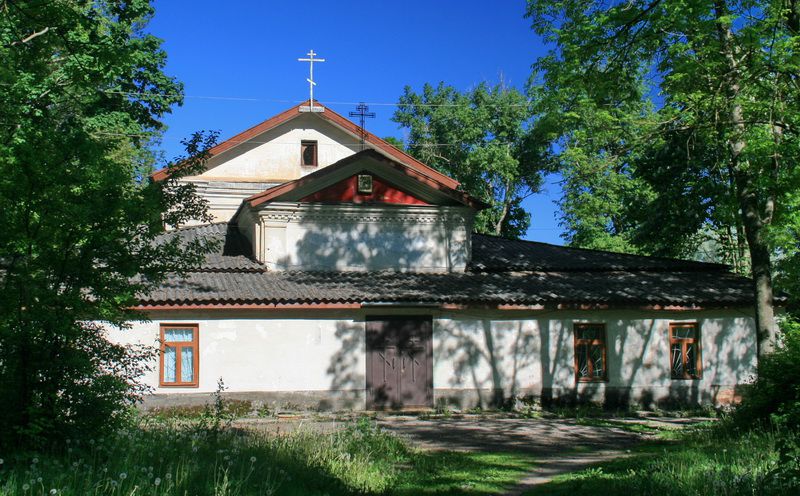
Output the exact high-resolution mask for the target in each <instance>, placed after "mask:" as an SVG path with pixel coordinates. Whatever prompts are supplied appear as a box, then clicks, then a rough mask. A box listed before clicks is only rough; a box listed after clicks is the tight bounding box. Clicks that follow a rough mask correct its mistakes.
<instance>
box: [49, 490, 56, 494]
mask: <svg viewBox="0 0 800 496" xmlns="http://www.w3.org/2000/svg"><path fill="white" fill-rule="evenodd" d="M50 494H58V489H51V490H50Z"/></svg>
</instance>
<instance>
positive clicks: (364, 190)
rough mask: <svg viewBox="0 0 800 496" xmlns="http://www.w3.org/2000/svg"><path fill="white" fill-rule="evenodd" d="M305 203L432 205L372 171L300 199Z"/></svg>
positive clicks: (366, 171) (361, 173)
mask: <svg viewBox="0 0 800 496" xmlns="http://www.w3.org/2000/svg"><path fill="white" fill-rule="evenodd" d="M300 201H301V202H303V203H369V204H378V203H385V204H393V205H430V203H428V202H426V201H425V200H423V199H421V198H418V197H417V196H415V195H414V194H413V193H410V192H408V191H405V190H404V189H402V188H400V187H398V186H396V185H394V184H392V183H391V182H390V181H389V180H387V179H384V178H382V177H380V176H377V175H375V174H373V173H372V172H370V171H369V170H362V171H359V173H358V174H353V175H352V176H350V177H348V178H347V179H343V180H341V181H339V182H337V183H335V184H332V185H330V186H328V187H326V188H322V189H320V190H319V191H316V192H314V193H311V194H310V195H307V196H304V197H303V198H301V199H300Z"/></svg>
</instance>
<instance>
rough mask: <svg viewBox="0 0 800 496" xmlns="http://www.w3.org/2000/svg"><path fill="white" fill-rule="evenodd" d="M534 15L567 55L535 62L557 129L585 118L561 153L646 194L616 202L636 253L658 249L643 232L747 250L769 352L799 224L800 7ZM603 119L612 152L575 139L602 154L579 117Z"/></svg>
mask: <svg viewBox="0 0 800 496" xmlns="http://www.w3.org/2000/svg"><path fill="white" fill-rule="evenodd" d="M528 15H529V16H530V18H531V19H532V20H533V28H534V30H535V31H536V32H537V33H539V34H540V35H543V36H544V37H545V39H546V40H547V41H548V42H551V43H553V44H554V48H553V50H552V52H551V53H550V54H549V55H548V56H546V57H544V58H542V59H541V60H539V61H538V62H537V64H536V68H537V70H538V71H539V73H540V74H542V77H541V78H539V79H538V80H537V83H536V85H535V88H536V89H537V91H539V92H540V94H541V95H542V99H543V100H544V103H543V104H542V106H543V108H546V109H547V110H549V111H550V112H552V115H551V117H550V118H551V119H558V116H559V115H567V116H577V117H578V119H577V120H573V121H572V122H573V124H574V128H570V127H566V128H564V129H563V132H561V133H559V134H558V138H557V139H556V140H554V143H555V144H557V145H558V146H557V147H556V148H554V150H555V151H554V154H555V155H557V156H558V157H559V158H561V159H563V160H566V161H568V162H571V159H570V157H569V155H568V154H569V153H575V151H574V149H578V153H580V154H585V155H586V156H587V157H590V159H591V160H594V161H597V162H601V163H602V162H603V159H604V156H605V155H607V154H610V155H611V156H612V157H614V158H615V159H620V160H621V161H622V162H624V163H625V164H626V166H627V170H626V175H627V177H628V178H630V180H631V182H629V183H628V184H629V185H630V186H628V187H631V186H632V187H634V188H638V187H639V186H640V185H643V186H644V188H643V191H642V194H643V195H644V197H643V198H642V200H643V201H642V202H641V205H632V203H631V202H630V200H629V199H627V198H622V197H621V198H618V199H615V200H614V201H612V202H611V203H612V205H623V209H622V210H624V211H625V215H623V217H625V218H626V219H627V222H628V224H627V225H628V226H629V228H628V229H627V233H628V235H627V240H630V241H629V242H631V243H632V244H633V245H634V246H642V245H644V246H645V247H647V244H646V243H644V242H643V241H642V240H643V236H642V233H643V232H649V233H650V234H651V238H650V239H651V243H652V239H653V238H652V236H657V237H658V239H659V240H661V241H660V242H658V243H657V244H658V245H660V246H662V247H667V249H669V250H680V249H683V250H685V249H687V245H692V244H693V243H694V244H695V246H698V245H697V243H698V242H699V240H702V239H703V235H705V234H707V233H712V234H713V236H711V238H712V239H716V240H717V242H718V243H720V244H725V243H728V244H729V245H731V248H729V250H728V251H731V250H733V251H734V252H735V251H736V250H739V249H740V247H743V244H744V243H743V242H742V239H744V240H746V246H747V254H748V258H749V264H750V267H751V270H752V275H753V279H754V290H755V295H756V301H755V308H756V325H757V329H758V341H759V353H760V354H763V353H765V352H768V351H770V350H771V349H772V346H773V344H774V342H775V336H776V333H775V324H774V309H773V282H772V273H773V269H772V255H773V253H774V246H772V245H771V242H770V239H771V238H770V228H771V226H773V225H774V224H775V222H776V221H777V220H778V219H779V218H788V216H787V215H786V214H787V212H782V210H783V209H784V208H789V207H790V206H791V205H792V202H787V201H785V200H786V196H787V195H792V194H796V191H795V188H796V185H797V168H796V167H792V166H791V164H793V163H794V162H795V161H796V160H797V156H798V151H799V150H800V146H798V145H800V143H798V135H797V130H798V125H800V105H798V103H800V102H798V97H799V96H800V87H799V86H798V68H799V67H798V62H800V58H798V57H800V55H798V43H800V38H798V26H800V3H798V2H796V1H795V0H773V1H733V0H641V1H640V0H632V1H619V2H601V3H598V2H583V1H578V0H530V1H529V3H528ZM651 108H652V109H653V110H652V111H650V110H649V109H651ZM598 115H599V116H601V117H603V118H602V119H600V121H599V122H600V124H601V125H602V128H603V129H602V130H603V133H601V136H603V137H605V136H609V135H611V136H614V135H615V134H616V135H617V136H618V138H616V139H613V140H612V145H613V146H602V145H601V146H599V147H598V146H595V145H591V144H590V145H589V146H588V147H587V146H586V143H585V142H581V141H578V140H576V136H578V135H580V133H585V135H584V138H585V139H587V140H588V142H589V143H591V141H592V140H593V139H594V137H593V136H592V135H591V133H588V132H586V131H587V130H591V129H592V128H594V127H596V126H598V123H597V122H591V123H589V122H582V121H581V120H580V119H582V118H593V117H596V116H598ZM605 117H607V119H605ZM601 141H602V140H601ZM612 163H613V161H612ZM623 182H624V181H623ZM670 202H673V203H675V205H672V204H670ZM629 206H632V208H627V207H629ZM637 209H638V213H637ZM628 213H630V215H628ZM666 214H669V215H668V216H667V215H666ZM643 218H644V219H643ZM637 219H638V220H637ZM665 219H667V220H669V222H668V223H664V222H663V221H664V220H665ZM645 220H649V223H648V222H645ZM640 226H644V228H643V229H644V230H643V231H641V230H639V227H640ZM648 229H649V231H648ZM631 230H633V232H631ZM637 232H638V242H639V244H638V245H637V244H636V241H635V239H634V238H637ZM726 232H727V233H729V234H727V235H726V236H720V233H726ZM692 240H694V241H692ZM653 248H654V247H653V246H650V247H649V249H651V250H652V249H653Z"/></svg>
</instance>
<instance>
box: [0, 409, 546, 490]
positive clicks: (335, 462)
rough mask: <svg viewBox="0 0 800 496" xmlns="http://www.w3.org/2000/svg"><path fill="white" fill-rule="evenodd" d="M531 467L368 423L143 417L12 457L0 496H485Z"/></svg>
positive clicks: (526, 461) (0, 478)
mask: <svg viewBox="0 0 800 496" xmlns="http://www.w3.org/2000/svg"><path fill="white" fill-rule="evenodd" d="M0 456H2V455H0ZM532 467H533V460H532V459H531V458H530V456H527V455H522V454H505V453H504V454H493V453H461V452H434V451H420V450H416V449H414V448H412V447H410V446H409V445H408V444H407V443H406V442H405V441H403V440H402V439H400V438H398V437H397V436H395V435H393V434H390V433H388V432H384V431H383V430H381V429H380V428H379V427H377V426H376V425H375V424H374V423H373V422H372V421H370V420H367V419H362V420H359V421H354V422H350V423H348V424H347V425H346V427H345V428H343V429H341V430H338V431H336V432H332V433H319V432H312V431H310V430H300V431H298V432H295V433H292V434H289V435H283V436H276V435H274V434H266V433H264V432H259V431H253V430H238V429H230V428H228V429H209V428H208V426H202V425H201V424H198V423H197V422H191V421H186V420H183V421H175V420H169V421H167V420H163V419H161V420H158V419H143V420H142V421H141V422H140V424H139V425H137V426H135V427H131V428H128V429H125V430H121V431H119V432H117V433H116V434H114V435H112V436H108V437H106V438H103V439H101V438H98V439H88V440H71V442H70V443H69V444H68V445H67V447H66V448H65V449H63V450H58V451H55V452H52V453H24V454H18V455H14V456H13V457H10V456H5V458H4V459H3V460H2V461H1V462H0V494H1V495H26V494H30V495H34V494H35V495H39V494H61V495H76V496H77V495H81V496H83V495H101V494H102V495H107V494H111V495H128V496H133V495H137V496H139V495H187V494H188V495H215V496H217V495H219V496H222V495H269V494H280V495H301V494H302V495H306V494H308V495H314V494H319V495H323V494H327V495H344V494H388V495H392V494H397V495H412V494H464V495H480V494H497V493H499V492H502V490H503V489H504V488H506V487H508V486H509V485H512V484H513V483H514V482H516V481H517V480H519V479H520V478H521V477H522V476H523V475H524V474H525V473H527V472H528V471H530V470H531V469H532Z"/></svg>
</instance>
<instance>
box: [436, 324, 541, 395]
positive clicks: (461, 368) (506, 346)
mask: <svg viewBox="0 0 800 496" xmlns="http://www.w3.org/2000/svg"><path fill="white" fill-rule="evenodd" d="M467 318H469V317H467ZM458 322H459V321H441V322H440V324H439V325H438V326H437V328H436V330H435V334H438V336H437V339H436V340H435V342H436V349H435V350H434V360H447V362H449V363H452V364H453V374H452V378H451V379H450V386H451V387H453V388H459V389H460V388H463V387H464V385H465V384H469V385H471V388H470V393H471V395H472V396H473V397H472V398H464V397H460V396H453V397H450V398H446V399H444V401H446V402H447V403H448V404H450V405H452V406H455V407H457V408H468V407H471V406H476V407H479V408H486V407H494V408H498V407H503V406H506V404H507V402H508V400H509V399H510V398H514V397H516V396H518V395H520V394H525V393H527V391H523V384H522V382H521V381H520V375H522V374H524V373H525V371H526V370H529V369H530V368H531V367H532V366H533V364H534V363H535V360H534V357H535V356H536V353H538V351H539V349H538V348H537V346H536V344H537V343H536V339H535V336H534V333H533V332H531V330H530V329H525V326H524V325H523V322H524V321H521V320H516V321H509V320H500V319H498V320H495V321H494V326H493V325H492V322H493V321H492V320H491V319H487V318H482V319H475V320H472V322H473V323H474V325H473V324H468V325H459V323H458ZM473 402H474V404H472V403H473Z"/></svg>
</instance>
